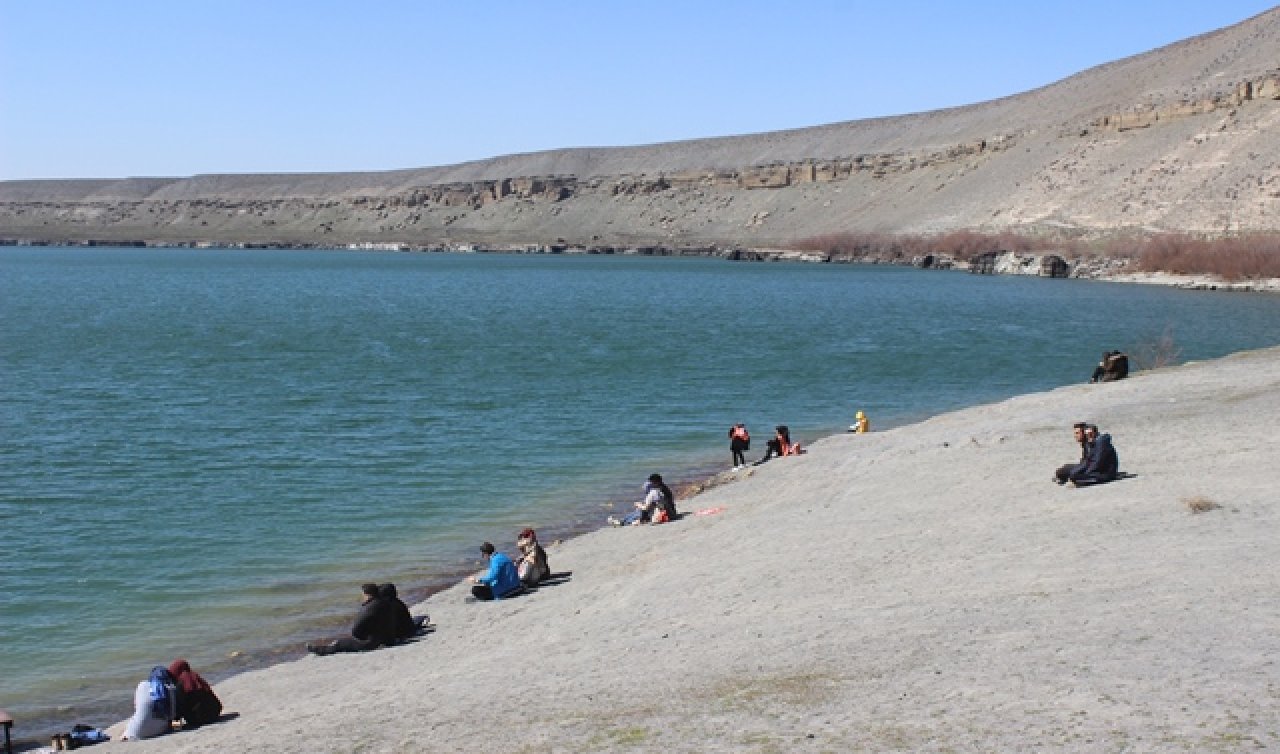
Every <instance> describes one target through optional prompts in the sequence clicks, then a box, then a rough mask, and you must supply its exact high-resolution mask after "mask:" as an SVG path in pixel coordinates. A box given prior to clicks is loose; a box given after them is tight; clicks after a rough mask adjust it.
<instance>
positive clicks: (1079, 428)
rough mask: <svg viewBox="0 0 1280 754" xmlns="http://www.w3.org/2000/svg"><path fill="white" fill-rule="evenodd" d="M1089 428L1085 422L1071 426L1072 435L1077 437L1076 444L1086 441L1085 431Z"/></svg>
mask: <svg viewBox="0 0 1280 754" xmlns="http://www.w3.org/2000/svg"><path fill="white" fill-rule="evenodd" d="M1087 426H1089V425H1088V424H1085V423H1084V422H1076V423H1075V424H1072V425H1071V434H1072V435H1074V436H1075V438H1076V442H1082V441H1083V440H1084V430H1085V427H1087Z"/></svg>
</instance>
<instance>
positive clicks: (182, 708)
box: [69, 660, 222, 748]
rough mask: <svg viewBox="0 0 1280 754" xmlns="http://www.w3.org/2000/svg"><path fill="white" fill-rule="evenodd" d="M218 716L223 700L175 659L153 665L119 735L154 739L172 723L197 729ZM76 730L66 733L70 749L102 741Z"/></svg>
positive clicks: (137, 693)
mask: <svg viewBox="0 0 1280 754" xmlns="http://www.w3.org/2000/svg"><path fill="white" fill-rule="evenodd" d="M221 715H222V702H221V701H220V700H219V699H218V696H217V694H214V693H213V687H212V686H210V685H209V683H208V681H206V680H205V679H204V678H202V677H201V676H200V674H199V673H197V672H196V671H194V670H192V669H191V665H190V664H189V663H188V662H187V661H186V660H174V661H173V663H172V664H170V665H169V667H167V668H166V667H164V666H163V665H157V666H156V667H154V668H152V670H151V677H150V678H148V679H147V680H145V681H140V682H139V683H138V686H137V688H135V689H134V694H133V717H132V718H130V719H129V722H128V724H127V725H126V726H125V729H124V734H123V735H121V737H120V738H121V739H122V740H125V741H136V740H139V739H142V738H153V737H155V736H158V735H160V734H162V733H168V732H169V731H171V730H173V728H174V724H175V723H181V724H182V727H183V728H198V727H200V726H201V725H206V724H208V723H212V722H216V721H217V720H218V719H219V717H221ZM77 733H81V732H79V731H78V732H77ZM77 733H72V734H70V736H69V738H70V739H71V743H72V746H71V747H70V748H75V746H76V745H78V744H81V743H96V742H97V741H99V740H105V739H102V738H99V737H96V736H93V735H92V734H90V733H89V732H88V731H84V732H82V733H81V735H77ZM82 736H83V740H82Z"/></svg>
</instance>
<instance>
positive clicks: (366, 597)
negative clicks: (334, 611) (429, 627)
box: [307, 583, 428, 655]
mask: <svg viewBox="0 0 1280 754" xmlns="http://www.w3.org/2000/svg"><path fill="white" fill-rule="evenodd" d="M427 622H428V618H427V616H425V615H419V616H414V615H413V614H412V613H410V612H409V606H408V605H406V604H404V601H403V600H401V599H400V597H399V595H397V594H396V585H395V584H383V585H382V586H378V585H377V584H372V583H370V584H363V585H361V587H360V611H359V612H358V613H356V621H355V623H354V624H353V625H352V626H351V635H350V636H344V637H342V638H339V639H333V640H330V641H323V642H309V643H308V644H307V651H308V652H312V653H314V654H318V655H331V654H334V653H336V652H367V651H369V650H371V649H377V648H379V647H389V646H392V645H394V644H399V643H401V642H404V641H407V640H408V639H411V638H413V637H414V636H417V635H418V634H419V633H421V632H422V629H423V627H424V626H425V625H426V624H427Z"/></svg>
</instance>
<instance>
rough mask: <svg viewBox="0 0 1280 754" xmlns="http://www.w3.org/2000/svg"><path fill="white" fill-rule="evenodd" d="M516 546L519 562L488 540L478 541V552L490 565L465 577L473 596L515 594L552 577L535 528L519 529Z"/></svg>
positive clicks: (495, 597) (487, 598) (484, 598)
mask: <svg viewBox="0 0 1280 754" xmlns="http://www.w3.org/2000/svg"><path fill="white" fill-rule="evenodd" d="M516 547H518V548H519V549H520V562H519V563H513V562H512V561H511V558H508V557H507V556H506V555H504V554H503V553H500V552H498V551H497V549H496V548H494V546H493V544H492V543H490V542H485V543H484V544H482V545H480V554H481V555H483V556H484V557H485V559H486V560H488V561H489V567H488V569H486V570H485V572H484V573H483V574H480V575H479V576H471V577H470V578H469V579H468V581H470V582H471V584H472V587H471V596H472V597H474V598H476V599H478V600H484V601H486V602H488V601H489V600H500V599H503V598H504V597H514V596H516V595H517V594H520V593H521V592H524V591H525V590H526V589H532V588H534V587H536V586H537V585H538V584H540V583H542V582H543V581H546V580H547V579H548V578H550V577H551V564H550V563H549V562H548V561H547V551H546V550H544V549H542V545H540V544H538V534H537V532H535V531H534V530H533V529H525V530H524V531H522V532H520V536H519V538H517V539H516Z"/></svg>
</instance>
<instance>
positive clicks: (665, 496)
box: [649, 474, 680, 521]
mask: <svg viewBox="0 0 1280 754" xmlns="http://www.w3.org/2000/svg"><path fill="white" fill-rule="evenodd" d="M649 484H651V485H652V486H653V488H654V489H656V490H657V491H658V494H660V495H662V501H661V502H660V503H658V506H659V507H660V508H662V510H663V511H664V512H665V513H666V514H667V515H666V519H667V520H668V521H675V520H676V519H677V518H679V517H680V514H679V513H676V496H675V495H673V494H671V488H670V487H668V486H667V483H666V482H664V481H662V475H661V474H650V475H649Z"/></svg>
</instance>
